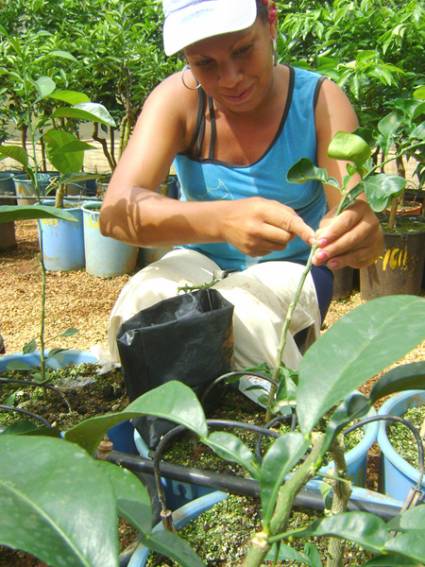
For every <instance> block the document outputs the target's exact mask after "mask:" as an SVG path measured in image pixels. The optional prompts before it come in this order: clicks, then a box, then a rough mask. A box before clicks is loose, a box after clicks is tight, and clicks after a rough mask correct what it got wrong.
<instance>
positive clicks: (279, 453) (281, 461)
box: [260, 432, 309, 526]
mask: <svg viewBox="0 0 425 567" xmlns="http://www.w3.org/2000/svg"><path fill="white" fill-rule="evenodd" d="M308 447H309V443H308V442H307V441H306V440H305V439H304V436H303V435H302V434H301V433H296V432H291V433H287V434H286V435H282V436H281V437H278V439H276V441H275V442H274V443H273V445H272V446H271V447H270V448H269V449H268V451H267V453H266V454H265V455H264V458H263V462H262V464H261V470H260V495H261V507H262V510H263V521H264V523H265V525H266V526H267V525H268V523H269V522H270V519H271V517H272V514H273V511H274V508H275V504H276V499H277V495H278V493H279V489H280V487H281V486H282V484H283V482H284V480H285V477H286V475H287V474H288V473H289V472H290V471H291V470H292V469H293V468H294V466H295V465H296V464H297V463H298V461H299V460H300V459H301V457H302V456H303V455H304V454H305V452H306V451H307V449H308Z"/></svg>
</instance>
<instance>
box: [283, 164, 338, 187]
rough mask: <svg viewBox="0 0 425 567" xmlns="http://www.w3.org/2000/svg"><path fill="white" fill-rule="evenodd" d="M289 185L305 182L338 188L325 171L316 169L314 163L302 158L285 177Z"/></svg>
mask: <svg viewBox="0 0 425 567" xmlns="http://www.w3.org/2000/svg"><path fill="white" fill-rule="evenodd" d="M286 178H287V180H288V181H289V183H305V182H306V181H320V183H326V184H327V185H332V186H333V187H336V188H337V189H338V188H339V186H338V182H337V180H336V179H334V178H333V177H329V176H328V173H327V171H326V169H323V168H321V167H317V166H315V165H314V163H313V162H312V161H311V160H309V159H307V158H302V159H300V160H299V161H297V163H295V164H294V165H293V166H292V167H291V168H290V169H289V171H288V174H287V176H286Z"/></svg>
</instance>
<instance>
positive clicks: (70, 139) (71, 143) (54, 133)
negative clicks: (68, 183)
mask: <svg viewBox="0 0 425 567" xmlns="http://www.w3.org/2000/svg"><path fill="white" fill-rule="evenodd" d="M43 138H44V141H45V142H46V150H47V157H48V159H49V161H50V163H51V164H52V165H53V166H54V167H55V168H56V169H57V170H58V171H59V172H60V173H62V174H63V175H65V174H70V173H75V172H78V171H80V170H81V168H82V166H83V162H84V151H85V150H86V149H91V148H92V146H90V145H89V144H86V143H85V142H81V141H80V140H79V139H78V138H77V137H76V136H75V135H74V134H71V133H70V132H65V131H64V130H55V129H53V130H48V131H47V132H46V133H45V134H44V136H43Z"/></svg>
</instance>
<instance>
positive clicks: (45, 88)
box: [35, 77, 56, 100]
mask: <svg viewBox="0 0 425 567" xmlns="http://www.w3.org/2000/svg"><path fill="white" fill-rule="evenodd" d="M35 88H36V89H37V92H38V98H39V100H41V99H43V98H46V97H48V96H49V95H50V94H51V93H52V92H53V91H54V90H55V88H56V84H55V82H54V81H52V79H51V78H50V77H40V78H39V79H37V80H36V81H35Z"/></svg>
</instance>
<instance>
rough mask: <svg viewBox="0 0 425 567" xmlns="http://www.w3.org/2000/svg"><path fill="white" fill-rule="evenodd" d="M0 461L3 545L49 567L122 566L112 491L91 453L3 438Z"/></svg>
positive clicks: (54, 442) (46, 441)
mask: <svg viewBox="0 0 425 567" xmlns="http://www.w3.org/2000/svg"><path fill="white" fill-rule="evenodd" d="M0 455H1V457H0V509H1V511H2V513H1V514H0V544H2V545H7V546H9V547H12V548H14V549H20V550H23V551H26V552H27V553H31V554H32V555H34V556H35V557H38V558H39V559H40V560H41V561H43V562H45V563H47V564H49V565H59V564H60V565H62V566H63V567H80V566H81V567H87V566H88V565H90V567H117V566H118V537H117V515H116V510H115V500H114V495H113V492H112V488H111V485H110V483H109V480H108V479H107V478H106V476H105V475H104V474H102V472H101V471H100V469H99V468H98V466H97V465H96V463H95V462H94V461H93V459H92V458H90V457H89V456H88V455H87V453H86V452H85V451H83V450H82V449H80V448H79V447H76V446H75V445H71V444H69V443H65V442H64V441H63V440H60V439H52V438H47V437H26V436H18V435H2V436H0ZM17 463H31V466H30V467H27V466H17Z"/></svg>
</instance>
